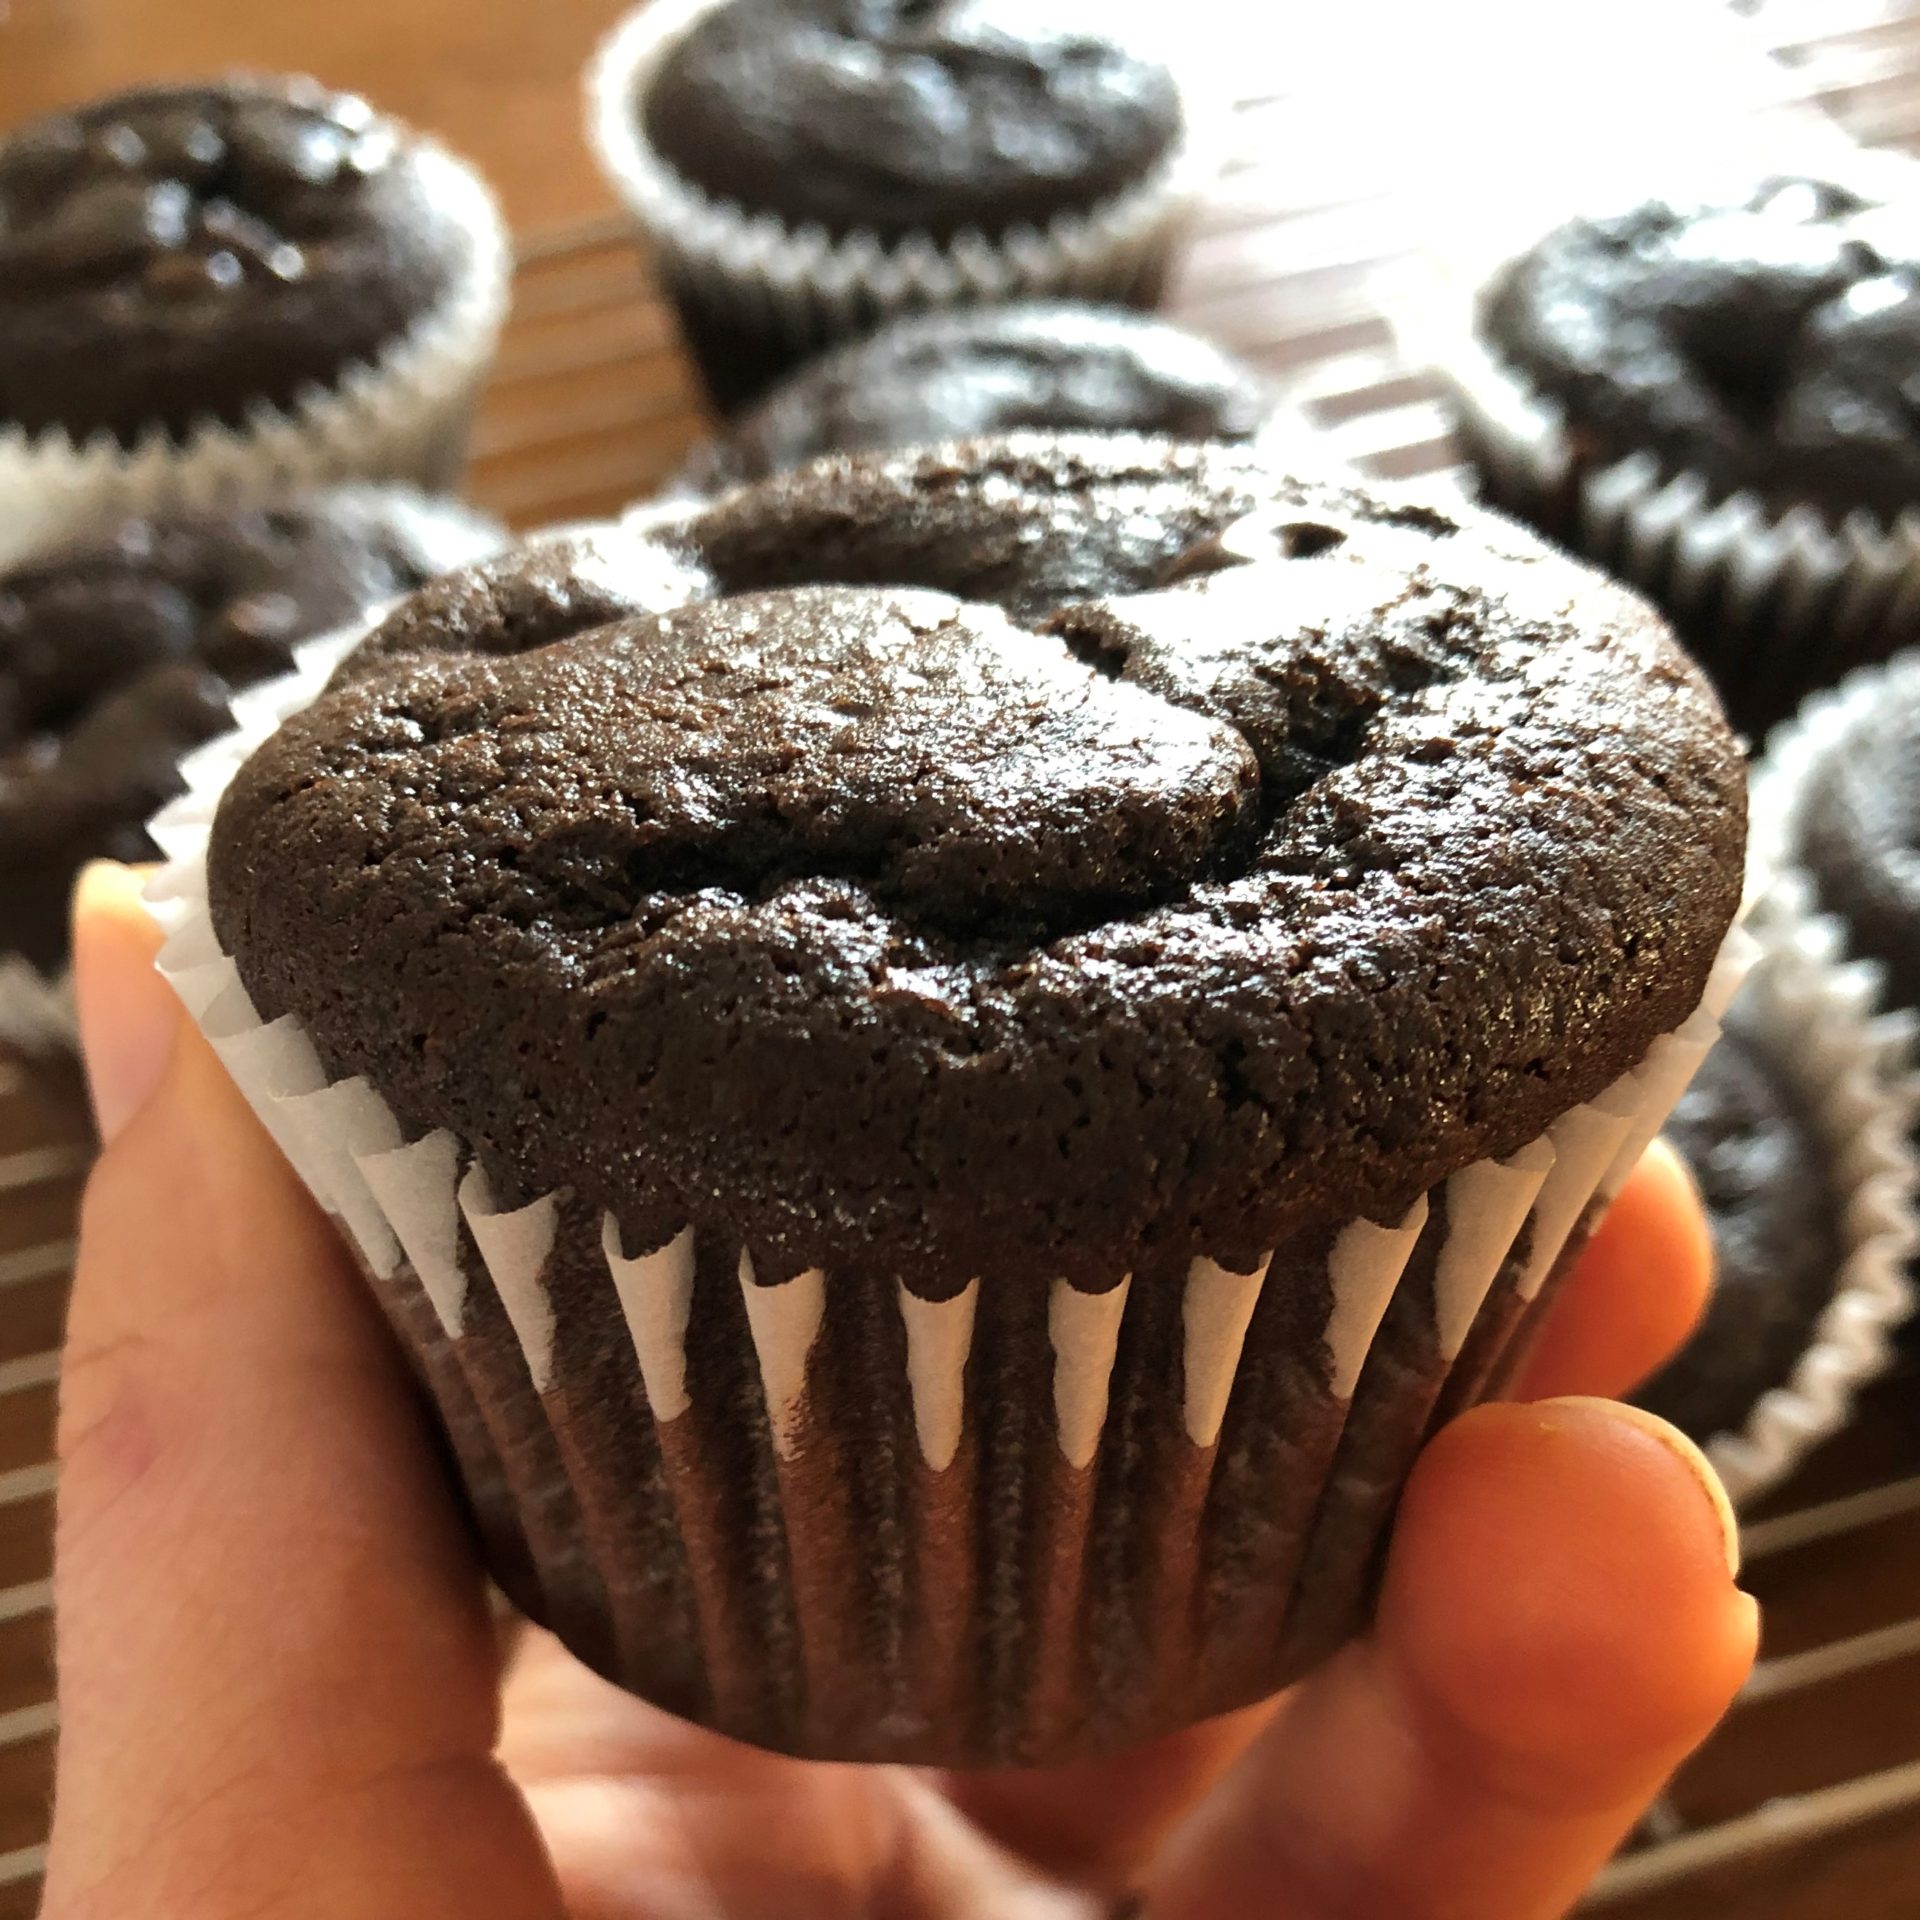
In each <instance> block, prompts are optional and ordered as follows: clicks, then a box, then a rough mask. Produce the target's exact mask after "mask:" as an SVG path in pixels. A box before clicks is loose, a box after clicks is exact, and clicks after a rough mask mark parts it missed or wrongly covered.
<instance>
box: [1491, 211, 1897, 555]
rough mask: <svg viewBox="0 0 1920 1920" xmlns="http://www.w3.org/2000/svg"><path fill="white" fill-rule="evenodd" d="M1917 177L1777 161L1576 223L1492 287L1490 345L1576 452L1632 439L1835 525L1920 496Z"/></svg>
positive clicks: (1629, 449) (1676, 466)
mask: <svg viewBox="0 0 1920 1920" xmlns="http://www.w3.org/2000/svg"><path fill="white" fill-rule="evenodd" d="M1916 209H1920V185H1916V186H1915V187H1914V188H1913V189H1912V192H1911V196H1910V198H1909V200H1908V201H1907V203H1906V204H1905V205H1904V206H1903V205H1902V204H1901V203H1900V202H1899V201H1898V200H1897V199H1894V200H1888V199H1885V198H1878V197H1872V196H1869V195H1868V194H1866V193H1864V192H1862V191H1859V190H1857V189H1855V188H1853V187H1848V186H1842V185H1839V184H1836V183H1834V182H1831V181H1825V180H1812V179H1804V178H1779V179H1770V180H1764V181H1761V182H1759V183H1757V184H1756V185H1755V186H1754V187H1753V188H1752V189H1751V190H1750V191H1749V192H1748V193H1746V194H1745V195H1744V196H1742V197H1740V198H1738V199H1734V200H1730V201H1729V202H1727V203H1725V204H1718V205H1708V204H1699V203H1691V204H1689V203H1679V204H1676V203H1674V202H1670V201H1665V200H1654V201H1649V202H1646V203H1645V204H1643V205H1641V206H1638V207H1634V208H1632V209H1630V210H1629V211H1627V212H1625V213H1622V214H1618V215H1614V216H1611V217H1607V218H1601V219H1582V220H1575V221H1572V222H1570V223H1569V224H1568V225H1566V226H1564V227H1561V228H1559V229H1558V230H1557V231H1555V232H1554V233H1551V234H1549V235H1548V236H1547V237H1546V238H1545V239H1544V240H1542V241H1540V242H1539V243H1538V244H1537V245H1536V246H1535V247H1533V248H1532V249H1531V250H1530V251H1529V252H1527V253H1526V254H1524V255H1523V256H1522V257H1521V258H1520V259H1519V260H1517V261H1516V262H1514V263H1513V264H1512V265H1511V266H1510V267H1508V268H1507V269H1506V270H1505V271H1504V272H1503V273H1502V274H1501V275H1500V276H1499V277H1498V278H1497V279H1496V281H1495V282H1494V284H1493V285H1492V286H1491V287H1490V288H1489V289H1488V290H1487V293H1486V295H1485V297H1484V300H1483V304H1482V310H1481V311H1482V328H1483V331H1484V333H1485V337H1486V339H1487V341H1488V343H1489V344H1490V345H1491V346H1492V347H1493V348H1494V349H1495V350H1496V351H1497V352H1498V353H1499V354H1501V355H1502V356H1503V357H1504V358H1506V359H1507V360H1508V361H1509V362H1510V363H1511V364H1512V365H1513V366H1514V367H1516V368H1517V369H1519V370H1520V371H1521V372H1522V373H1524V374H1525V375H1526V376H1527V378H1528V379H1529V380H1530V381H1531V382H1532V383H1533V384H1534V386H1536V387H1537V388H1538V389H1539V391H1540V392H1541V393H1543V394H1544V395H1546V396H1548V397H1549V398H1550V399H1552V400H1553V401H1555V402H1557V403H1558V404H1559V405H1560V406H1561V407H1562V408H1563V409H1564V410H1565V413H1566V419H1567V427H1568V431H1569V433H1570V434H1571V435H1572V436H1573V437H1574V439H1575V440H1576V441H1577V442H1578V443H1579V444H1580V446H1581V448H1582V450H1583V453H1584V454H1585V455H1586V457H1588V458H1591V459H1595V460H1599V461H1611V460H1618V459H1621V458H1623V457H1624V456H1626V455H1628V454H1631V453H1635V452H1638V451H1641V450H1646V451H1650V452H1652V453H1654V454H1657V455H1658V456H1659V457H1660V459H1661V460H1662V461H1663V462H1665V463H1666V464H1667V466H1668V467H1669V468H1670V469H1672V470H1675V471H1691V472H1694V473H1698V474H1700V475H1701V476H1703V477H1704V478H1705V480H1706V481H1707V482H1708V483H1709V485H1710V486H1711V487H1712V488H1713V489H1714V490H1715V491H1716V492H1719V493H1722V494H1733V493H1740V492H1747V491H1750V492H1752V493H1755V494H1757V495H1758V496H1760V498H1762V499H1763V500H1765V501H1766V502H1767V503H1768V505H1769V506H1770V507H1773V508H1774V509H1776V510H1784V509H1787V508H1791V507H1793V506H1795V505H1799V504H1802V503H1804V504H1807V505H1811V506H1813V507H1815V508H1816V509H1818V510H1819V511H1820V512H1821V513H1822V514H1823V515H1824V516H1825V517H1826V518H1827V519H1828V520H1829V521H1831V522H1832V523H1833V524H1834V525H1836V526H1837V525H1839V524H1840V522H1842V521H1843V520H1845V518H1846V517H1847V515H1848V514H1849V513H1851V512H1853V511H1855V510H1856V509H1864V510H1866V511H1868V512H1871V513H1873V514H1875V515H1877V516H1878V517H1879V518H1880V519H1882V520H1889V521H1890V520H1892V519H1894V518H1896V517H1897V516H1898V515H1899V514H1900V513H1902V512H1903V511H1905V510H1906V509H1907V508H1908V507H1911V506H1914V505H1916V504H1917V503H1920V410H1916V408H1915V405H1914V397H1913V395H1912V394H1911V393H1910V392H1909V391H1908V390H1907V389H1908V388H1909V387H1910V385H1911V382H1912V375H1913V369H1914V367H1915V365H1916V364H1920V240H1916V236H1915V230H1914V213H1915V211H1916Z"/></svg>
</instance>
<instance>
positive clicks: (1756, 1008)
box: [1706, 901, 1920, 1501]
mask: <svg viewBox="0 0 1920 1920" xmlns="http://www.w3.org/2000/svg"><path fill="white" fill-rule="evenodd" d="M1756 919H1757V922H1758V924H1759V925H1760V926H1761V927H1762V929H1763V935H1762V942H1761V954H1760V959H1759V962H1758V964H1757V965H1756V966H1755V968H1754V970H1753V972H1752V974H1751V975H1750V976H1749V978H1748V981H1747V984H1746V987H1745V988H1744V990H1743V993H1742V1004H1741V1011H1742V1016H1743V1020H1744V1021H1745V1023H1746V1025H1747V1027H1748V1028H1749V1029H1750V1030H1753V1031H1755V1032H1756V1033H1757V1034H1758V1036H1759V1037H1760V1038H1761V1040H1762V1041H1763V1042H1765V1041H1770V1042H1771V1043H1772V1044H1773V1045H1774V1047H1775V1048H1776V1049H1777V1052H1778V1057H1779V1058H1781V1059H1783V1060H1785V1061H1787V1062H1790V1063H1791V1065H1792V1068H1793V1070H1794V1074H1795V1078H1796V1081H1797V1082H1798V1085H1799V1087H1800V1090H1801V1092H1802V1093H1803V1095H1804V1096H1805V1098H1806V1100H1807V1105H1808V1110H1809V1112H1810V1113H1811V1114H1812V1116H1813V1119H1814V1123H1815V1127H1816V1130H1817V1132H1818V1135H1819V1139H1820V1146H1821V1158H1822V1161H1823V1163H1824V1164H1825V1165H1826V1167H1827V1168H1829V1169H1830V1172H1831V1177H1832V1178H1833V1180H1834V1181H1835V1183H1836V1186H1837V1190H1838V1191H1839V1192H1840V1193H1841V1194H1842V1195H1843V1196H1844V1198H1843V1201H1842V1205H1841V1208H1840V1232H1841V1248H1840V1259H1839V1265H1838V1268H1837V1270H1836V1272H1835V1275H1834V1286H1833V1294H1832V1297H1831V1298H1830V1299H1829V1301H1828V1303H1827V1305H1826V1307H1825V1308H1824V1310H1823V1311H1822V1313H1821V1315H1820V1318H1819V1320H1818V1322H1817V1323H1816V1325H1815V1327H1814V1329H1813V1333H1812V1336H1811V1338H1810V1339H1809V1341H1808V1344H1807V1347H1806V1350H1805V1351H1804V1352H1803V1353H1802V1354H1801V1355H1800V1357H1799V1359H1798V1360H1797V1361H1796V1363H1795V1365H1794V1368H1793V1371H1792V1373H1791V1374H1790V1375H1789V1376H1788V1378H1787V1379H1786V1380H1785V1381H1783V1382H1782V1383H1781V1384H1780V1385H1779V1386H1777V1387H1775V1388H1773V1389H1772V1390H1771V1391H1769V1392H1767V1393H1765V1394H1763V1395H1762V1396H1761V1397H1760V1398H1759V1400H1758V1401H1756V1403H1755V1404H1754V1407H1753V1409H1752V1411H1751V1412H1750V1413H1749V1414H1748V1416H1747V1418H1746V1419H1745V1421H1744V1422H1743V1423H1742V1424H1741V1426H1740V1427H1739V1428H1738V1430H1737V1431H1734V1432H1730V1433H1724V1434H1719V1435H1716V1436H1713V1437H1712V1438H1710V1439H1708V1440H1707V1442H1706V1451H1707V1455H1708V1457H1709V1458H1710V1459H1711V1460H1712V1461H1713V1464H1714V1466H1715V1467H1716V1468H1717V1469H1718V1470H1719V1473H1720V1477H1721V1479H1722V1480H1723V1481H1724V1482H1725V1484H1726V1488H1727V1491H1728V1493H1729V1494H1730V1495H1731V1496H1732V1497H1733V1498H1734V1499H1735V1500H1737V1501H1743V1500H1750V1499H1752V1498H1754V1497H1756V1496H1758V1495H1760V1494H1762V1493H1765V1492H1767V1491H1768V1490H1769V1489H1770V1488H1772V1487H1775V1486H1777V1485H1778V1484H1779V1483H1780V1482H1781V1481H1782V1480H1784V1479H1785V1478H1786V1477H1787V1476H1788V1474H1790V1473H1791V1472H1792V1471H1793V1469H1794V1468H1795V1467H1796V1466H1797V1465H1798V1464H1799V1463H1800V1461H1801V1460H1802V1459H1804V1458H1805V1456H1806V1455H1807V1454H1808V1453H1809V1452H1811V1451H1812V1449H1813V1448H1814V1447H1816V1446H1818V1445H1819V1444H1820V1443H1821V1442H1822V1441H1823V1440H1826V1439H1829V1438H1830V1437H1831V1436H1832V1435H1834V1434H1835V1433H1838V1432H1839V1431H1840V1430H1841V1429H1842V1428H1843V1427H1844V1426H1845V1425H1846V1424H1847V1422H1848V1421H1849V1419H1850V1418H1851V1417H1852V1414H1853V1407H1854V1401H1855V1398H1856V1396H1857V1395H1858V1394H1859V1392H1860V1391H1861V1389H1862V1388H1864V1387H1865V1386H1867V1385H1868V1384H1870V1383H1871V1382H1872V1381H1873V1380H1874V1379H1876V1378H1877V1377H1878V1376H1879V1375H1880V1373H1882V1372H1883V1371H1884V1370H1885V1368H1886V1365H1887V1362H1888V1359H1889V1358H1890V1352H1891V1348H1890V1340H1891V1336H1892V1335H1893V1334H1894V1332H1896V1331H1897V1330H1898V1328H1899V1326H1900V1325H1901V1323H1902V1322H1903V1321H1904V1320H1906V1319H1907V1317H1908V1316H1909V1315H1910V1314H1911V1313H1912V1311H1913V1308H1914V1290H1913V1286H1912V1283H1911V1281H1910V1280H1909V1278H1908V1275H1907V1264H1908V1261H1909V1260H1910V1258H1911V1257H1912V1255H1913V1252H1914V1250H1915V1248H1916V1246H1920V1213H1916V1196H1917V1194H1920V1160H1916V1156H1915V1151H1914V1145H1913V1139H1912V1129H1913V1124H1914V1119H1915V1115H1916V1113H1920V1077H1916V1075H1915V1072H1914V1066H1913V1059H1914V1038H1915V1031H1916V1021H1915V1016H1914V1015H1913V1013H1912V1012H1911V1011H1908V1010H1902V1011H1900V1012H1898V1013H1887V1012H1884V1011H1881V1010H1880V1007H1881V993H1880V988H1881V976H1880V969H1878V968H1877V967H1875V966H1873V965H1871V964H1869V963H1865V962H1862V961H1857V960H1856V961H1848V960H1846V959H1844V958H1843V954H1844V938H1843V934H1842V929H1841V927H1840V923H1839V922H1838V921H1837V920H1835V919H1833V918H1832V917H1831V916H1830V915H1814V916H1807V915H1804V914H1801V913H1799V912H1797V911H1795V910H1794V909H1792V908H1791V907H1789V906H1788V905H1787V904H1786V903H1785V902H1784V901H1782V902H1771V903H1768V904H1767V905H1766V906H1765V907H1763V908H1762V909H1761V910H1760V912H1759V913H1758V914H1757V916H1756Z"/></svg>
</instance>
